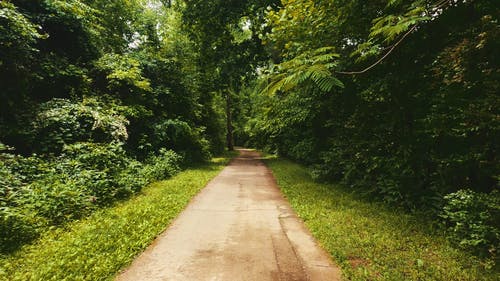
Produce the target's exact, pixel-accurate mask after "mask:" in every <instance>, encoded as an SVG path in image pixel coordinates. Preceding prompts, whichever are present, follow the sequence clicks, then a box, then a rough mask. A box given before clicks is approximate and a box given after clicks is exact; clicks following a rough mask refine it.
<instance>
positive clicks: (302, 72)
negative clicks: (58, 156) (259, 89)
mask: <svg viewBox="0 0 500 281" xmlns="http://www.w3.org/2000/svg"><path fill="white" fill-rule="evenodd" d="M338 57H339V55H338V54H337V53H334V48H333V47H322V48H319V49H316V50H313V51H310V52H304V53H302V54H300V55H298V56H296V57H295V58H293V59H291V60H288V61H285V62H283V63H281V64H279V65H278V66H277V67H276V69H277V72H275V73H274V74H272V75H270V76H269V79H270V80H271V81H270V83H269V84H268V86H267V87H265V88H264V90H263V92H265V93H267V94H271V95H273V94H275V93H277V92H285V93H286V92H288V91H290V90H292V89H294V88H296V87H298V86H299V85H301V84H303V83H305V82H306V81H310V82H312V83H313V84H314V85H316V86H317V87H318V89H320V90H321V91H323V92H328V91H331V90H332V89H333V88H334V87H340V88H343V87H344V84H342V82H341V81H340V80H338V79H337V78H335V77H334V76H333V73H332V71H331V69H333V68H335V67H336V66H337V63H336V62H335V59H336V58H338Z"/></svg>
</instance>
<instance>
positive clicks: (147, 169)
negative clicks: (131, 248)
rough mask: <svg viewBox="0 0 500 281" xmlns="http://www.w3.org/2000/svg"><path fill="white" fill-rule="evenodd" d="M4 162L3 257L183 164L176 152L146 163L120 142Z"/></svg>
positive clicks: (0, 180)
mask: <svg viewBox="0 0 500 281" xmlns="http://www.w3.org/2000/svg"><path fill="white" fill-rule="evenodd" d="M0 157H1V158H2V161H1V162H0V186H1V189H0V192H1V193H0V204H1V205H0V229H1V230H2V231H1V232H0V241H1V242H2V243H0V245H1V247H0V252H7V251H10V250H13V249H15V248H16V247H18V246H19V245H21V244H23V243H25V242H27V241H29V240H31V239H33V238H34V237H36V236H37V234H38V233H40V231H43V230H44V229H45V228H46V227H50V226H59V225H62V224H64V223H66V222H68V221H71V220H74V219H78V218H81V217H83V216H85V215H88V214H89V213H90V212H92V211H93V210H95V209H97V208H98V207H100V206H104V205H109V204H111V203H113V202H114V201H116V200H119V199H123V198H126V197H128V196H130V195H131V194H133V193H136V192H139V191H140V190H141V188H142V187H144V186H145V185H146V184H148V183H151V182H153V181H156V180H161V179H164V178H168V177H170V176H172V175H174V174H175V173H177V172H178V171H179V166H180V164H181V162H182V157H181V156H179V155H178V154H176V153H175V152H173V151H171V150H165V149H162V150H161V151H160V152H159V154H158V155H157V156H151V157H150V158H149V159H148V161H146V162H145V163H141V162H139V161H137V160H134V159H132V158H130V157H129V156H127V154H126V152H125V150H124V149H123V144H121V143H118V142H111V143H105V144H99V143H89V142H81V143H74V144H71V145H66V146H64V148H63V150H62V154H61V155H59V156H57V157H54V158H46V159H43V158H41V157H39V156H31V157H22V156H13V155H11V154H6V153H4V154H1V155H0Z"/></svg>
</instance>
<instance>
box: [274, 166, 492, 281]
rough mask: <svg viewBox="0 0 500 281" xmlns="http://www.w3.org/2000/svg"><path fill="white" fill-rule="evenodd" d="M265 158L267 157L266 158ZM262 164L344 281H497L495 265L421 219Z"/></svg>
mask: <svg viewBox="0 0 500 281" xmlns="http://www.w3.org/2000/svg"><path fill="white" fill-rule="evenodd" d="M268 158H269V157H268ZM266 163H267V164H268V165H269V167H270V168H271V169H272V171H273V174H274V176H275V177H276V180H277V182H278V185H279V186H280V187H281V190H282V191H283V192H284V194H285V196H286V197H287V198H288V200H289V201H290V203H291V205H292V207H293V209H295V211H296V212H297V213H298V214H299V216H300V217H301V218H302V219H303V220H304V221H305V224H306V225H307V227H308V228H309V229H310V230H311V232H312V233H313V235H314V236H315V237H316V239H317V240H318V241H319V243H320V244H321V245H322V246H323V247H324V248H325V249H326V250H327V251H328V252H329V253H330V254H331V255H332V257H333V258H334V260H335V261H336V263H338V265H339V266H340V267H341V268H342V271H343V274H344V277H345V278H346V279H348V280H395V281H396V280H398V281H399V280H443V281H448V280H471V281H472V280H498V279H497V278H498V276H499V274H500V272H499V268H498V265H496V266H495V265H494V261H493V260H488V259H480V258H478V257H476V256H473V255H472V254H469V253H468V252H465V251H462V250H460V249H457V248H456V247H454V246H452V245H451V244H450V243H449V242H448V240H447V239H446V235H445V233H444V231H443V230H442V228H440V227H436V226H435V225H434V226H433V225H432V224H430V223H429V222H428V221H426V218H425V217H423V216H420V217H419V216H418V215H417V214H409V213H406V212H403V211H400V210H398V209H391V208H389V207H387V206H385V205H383V204H380V203H374V202H369V201H367V200H366V199H361V198H360V196H358V195H356V194H355V193H353V192H352V191H349V190H347V189H345V188H343V187H342V186H338V185H332V184H320V183H316V182H314V181H313V180H312V179H311V177H310V175H309V173H308V172H307V170H306V168H304V167H303V166H300V165H298V164H295V163H292V162H290V161H287V160H283V159H273V158H272V157H270V159H268V160H266Z"/></svg>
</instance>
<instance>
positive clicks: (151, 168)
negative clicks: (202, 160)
mask: <svg viewBox="0 0 500 281" xmlns="http://www.w3.org/2000/svg"><path fill="white" fill-rule="evenodd" d="M181 162H182V157H181V156H180V155H178V154H177V153H175V152H174V151H172V150H166V149H161V150H160V154H159V155H158V156H152V157H150V158H149V159H148V160H147V165H146V166H145V167H144V169H143V175H144V177H145V178H146V179H147V180H148V181H149V182H152V181H155V180H162V179H165V178H168V177H171V176H172V175H174V174H176V173H177V172H179V170H180V167H179V164H180V163H181Z"/></svg>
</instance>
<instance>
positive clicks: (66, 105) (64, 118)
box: [32, 98, 128, 154]
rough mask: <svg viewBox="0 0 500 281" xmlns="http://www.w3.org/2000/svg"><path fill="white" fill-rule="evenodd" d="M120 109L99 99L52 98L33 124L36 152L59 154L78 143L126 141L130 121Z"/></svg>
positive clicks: (44, 105)
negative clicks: (67, 146) (127, 126)
mask: <svg viewBox="0 0 500 281" xmlns="http://www.w3.org/2000/svg"><path fill="white" fill-rule="evenodd" d="M116 108H120V107H119V106H115V105H113V104H104V103H102V102H100V101H99V100H97V99H95V98H86V99H83V100H82V101H79V102H73V101H71V100H68V99H52V100H50V101H48V102H46V103H43V104H41V105H40V107H39V109H38V113H37V116H36V118H35V120H34V121H33V124H32V125H33V133H32V134H33V138H34V139H33V146H34V149H35V151H39V152H44V153H56V154H57V153H59V152H61V150H62V149H63V147H64V145H67V144H72V143H75V142H83V141H98V142H111V141H124V140H126V139H127V138H128V134H127V128H126V125H127V124H128V120H126V119H125V117H123V116H122V115H121V114H119V113H118V111H117V110H116Z"/></svg>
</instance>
